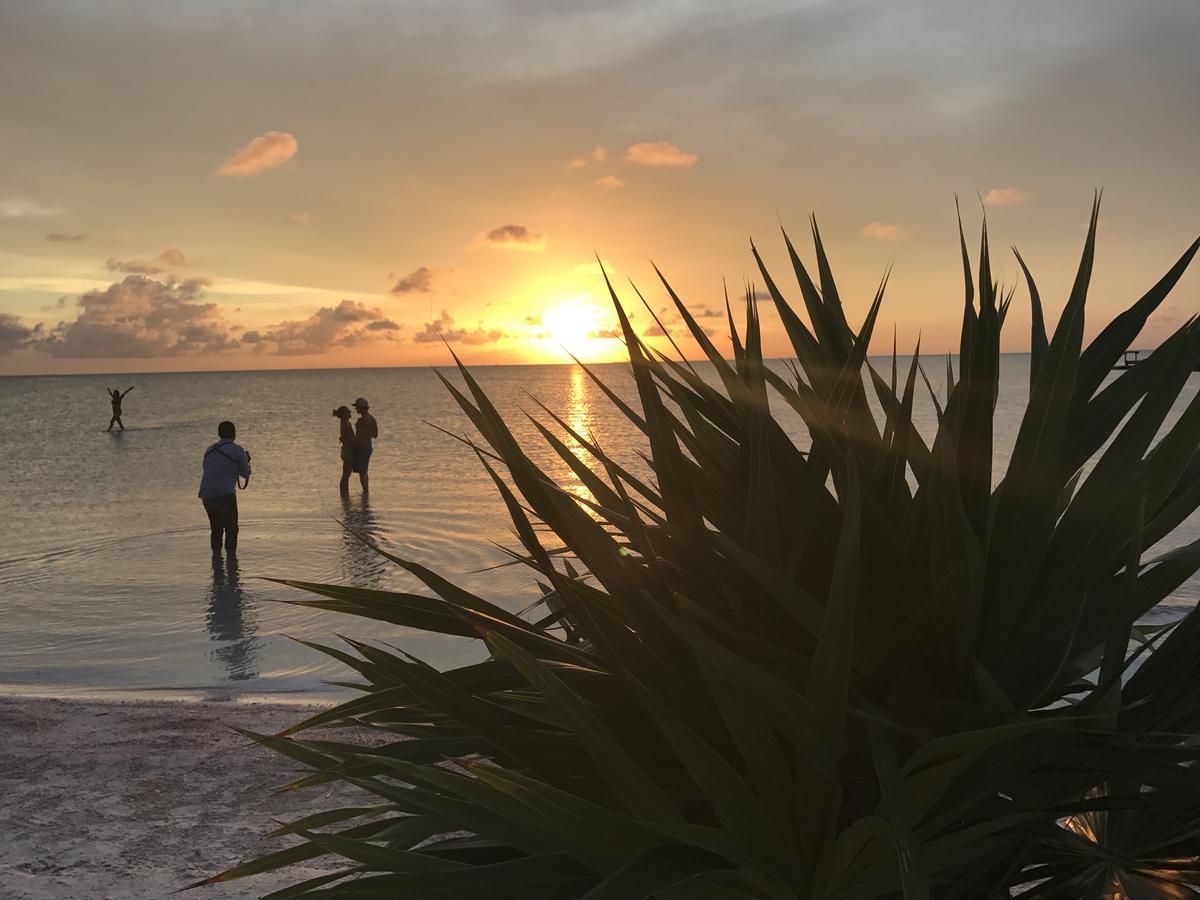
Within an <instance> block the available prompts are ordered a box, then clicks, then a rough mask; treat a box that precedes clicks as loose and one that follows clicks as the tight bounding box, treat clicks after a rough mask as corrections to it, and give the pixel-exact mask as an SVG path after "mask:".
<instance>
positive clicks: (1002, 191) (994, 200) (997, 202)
mask: <svg viewBox="0 0 1200 900" xmlns="http://www.w3.org/2000/svg"><path fill="white" fill-rule="evenodd" d="M1032 200H1033V197H1032V196H1031V195H1030V194H1027V193H1026V192H1025V191H1022V190H1018V189H1017V188H1015V187H1003V188H992V189H991V190H990V191H988V192H987V193H986V194H984V195H983V202H984V203H991V204H992V205H993V206H1024V205H1025V204H1026V203H1029V202H1031V201H1032Z"/></svg>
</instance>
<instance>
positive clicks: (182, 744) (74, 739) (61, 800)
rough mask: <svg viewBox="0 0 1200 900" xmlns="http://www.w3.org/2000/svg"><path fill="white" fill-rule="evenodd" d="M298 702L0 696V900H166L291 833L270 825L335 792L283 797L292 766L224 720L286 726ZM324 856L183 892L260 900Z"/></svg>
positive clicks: (302, 710)
mask: <svg viewBox="0 0 1200 900" xmlns="http://www.w3.org/2000/svg"><path fill="white" fill-rule="evenodd" d="M310 711H311V710H310V708H308V707H299V706H295V705H292V706H268V705H249V704H232V703H191V702H168V701H104V702H93V701H78V700H49V699H27V698H0V797H2V798H3V799H2V801H0V897H4V898H5V900H49V898H54V900H64V898H68V900H76V898H78V900H85V898H86V900H125V898H162V897H166V896H167V895H168V894H170V893H171V892H172V891H174V890H177V889H179V888H180V887H182V886H184V885H187V884H190V883H192V882H195V881H197V880H199V879H201V878H204V877H207V876H209V875H213V874H215V873H217V872H219V871H221V870H222V869H225V868H227V867H228V866H230V865H232V864H234V863H237V862H241V861H243V860H246V859H249V858H252V857H254V856H256V855H259V854H260V853H262V852H264V851H266V850H273V849H279V848H282V847H284V846H286V845H287V843H286V842H287V841H288V840H289V839H281V840H280V841H278V842H276V841H264V840H263V838H262V835H263V834H264V833H266V832H268V831H270V830H271V828H272V827H273V826H272V821H271V820H272V819H287V820H290V819H293V818H296V817H298V816H300V815H304V814H306V813H309V812H313V811H315V810H317V809H319V808H320V806H321V804H322V802H323V800H327V799H328V794H329V791H330V789H329V788H326V787H321V788H314V789H312V790H311V791H307V792H283V793H280V792H275V791H273V790H272V789H273V788H274V787H277V786H279V785H282V784H285V783H286V782H287V781H289V780H290V779H291V777H292V775H293V773H294V772H297V771H299V768H298V767H297V766H296V764H294V763H292V762H291V761H289V760H287V759H285V758H283V757H280V756H278V755H276V754H273V753H271V752H269V751H267V750H265V749H263V748H261V747H258V746H256V745H253V744H249V743H248V742H247V741H246V739H245V738H243V737H242V736H241V735H239V734H237V733H235V732H233V731H232V730H230V728H229V727H228V726H237V727H243V728H249V729H254V730H258V731H264V732H273V731H278V730H280V729H282V728H284V727H285V726H286V725H288V724H291V723H294V722H296V721H299V720H300V719H301V718H303V717H304V716H305V715H306V714H307V713H309V712H310ZM320 865H321V861H319V860H317V861H314V862H313V863H310V864H308V865H307V867H306V866H299V867H296V868H295V869H293V870H291V871H290V872H289V873H288V874H286V875H283V876H280V875H277V874H274V873H272V874H268V875H262V876H257V877H253V878H248V879H246V880H244V881H238V882H233V883H231V884H226V885H215V886H211V887H206V888H202V889H198V890H196V891H194V892H192V893H189V894H186V895H184V896H189V897H192V896H194V897H201V898H203V897H210V898H213V900H225V898H246V897H258V896H261V895H262V894H264V893H267V892H268V891H270V890H273V889H277V888H280V887H283V886H284V885H287V884H291V883H295V882H296V881H299V880H301V878H303V877H305V876H306V875H307V876H311V875H313V874H317V873H318V872H319V871H321V869H320Z"/></svg>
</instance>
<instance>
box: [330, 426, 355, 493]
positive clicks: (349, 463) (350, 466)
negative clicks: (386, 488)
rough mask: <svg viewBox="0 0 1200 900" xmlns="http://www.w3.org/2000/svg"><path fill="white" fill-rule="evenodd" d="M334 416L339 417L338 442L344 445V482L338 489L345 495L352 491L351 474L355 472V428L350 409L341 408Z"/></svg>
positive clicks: (342, 451) (342, 481)
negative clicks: (351, 422)
mask: <svg viewBox="0 0 1200 900" xmlns="http://www.w3.org/2000/svg"><path fill="white" fill-rule="evenodd" d="M333 414H334V415H335V416H337V417H338V442H339V443H340V444H341V445H342V450H341V453H342V480H341V482H340V483H339V484H338V487H339V488H340V489H341V492H342V493H343V494H345V493H346V492H347V491H349V490H350V473H351V472H353V471H354V426H353V425H351V424H350V407H348V406H339V407H338V408H337V409H335V410H334V411H333Z"/></svg>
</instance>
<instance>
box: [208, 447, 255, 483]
mask: <svg viewBox="0 0 1200 900" xmlns="http://www.w3.org/2000/svg"><path fill="white" fill-rule="evenodd" d="M213 451H216V452H217V453H220V454H221V455H222V456H223V457H225V458H226V459H227V460H229V461H230V462H232V463H233V465H234V467H235V468H234V471H236V470H237V469H238V468H240V467H241V465H242V463H241V460H239V459H238V458H237V457H236V456H230V455H229V454H228V453H226V452H225V451H224V450H222V449H221V445H220V444H213V445H212V446H211V447H209V448H208V449H207V450H205V451H204V455H205V456H208V454H210V453H212V452H213ZM242 452H243V453H245V452H246V451H245V450H243V451H242ZM246 458H247V460H249V458H250V454H248V453H247V454H246ZM234 477H235V478H236V479H237V486H238V490H239V491H244V490H245V489H246V488H248V487H250V476H249V475H247V476H246V481H245V483H244V484H243V483H242V477H241V476H240V475H235V476H234Z"/></svg>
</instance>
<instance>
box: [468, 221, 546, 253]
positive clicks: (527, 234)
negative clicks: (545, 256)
mask: <svg viewBox="0 0 1200 900" xmlns="http://www.w3.org/2000/svg"><path fill="white" fill-rule="evenodd" d="M480 240H481V241H482V242H483V243H484V244H486V245H487V246H489V247H496V248H499V249H501V250H542V249H543V248H545V246H546V236H545V235H544V234H542V233H541V232H540V231H534V230H533V229H532V228H528V227H526V226H525V225H498V226H496V227H495V228H493V229H492V230H491V231H489V232H487V233H486V234H484V235H483V236H482V237H481V238H480Z"/></svg>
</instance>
